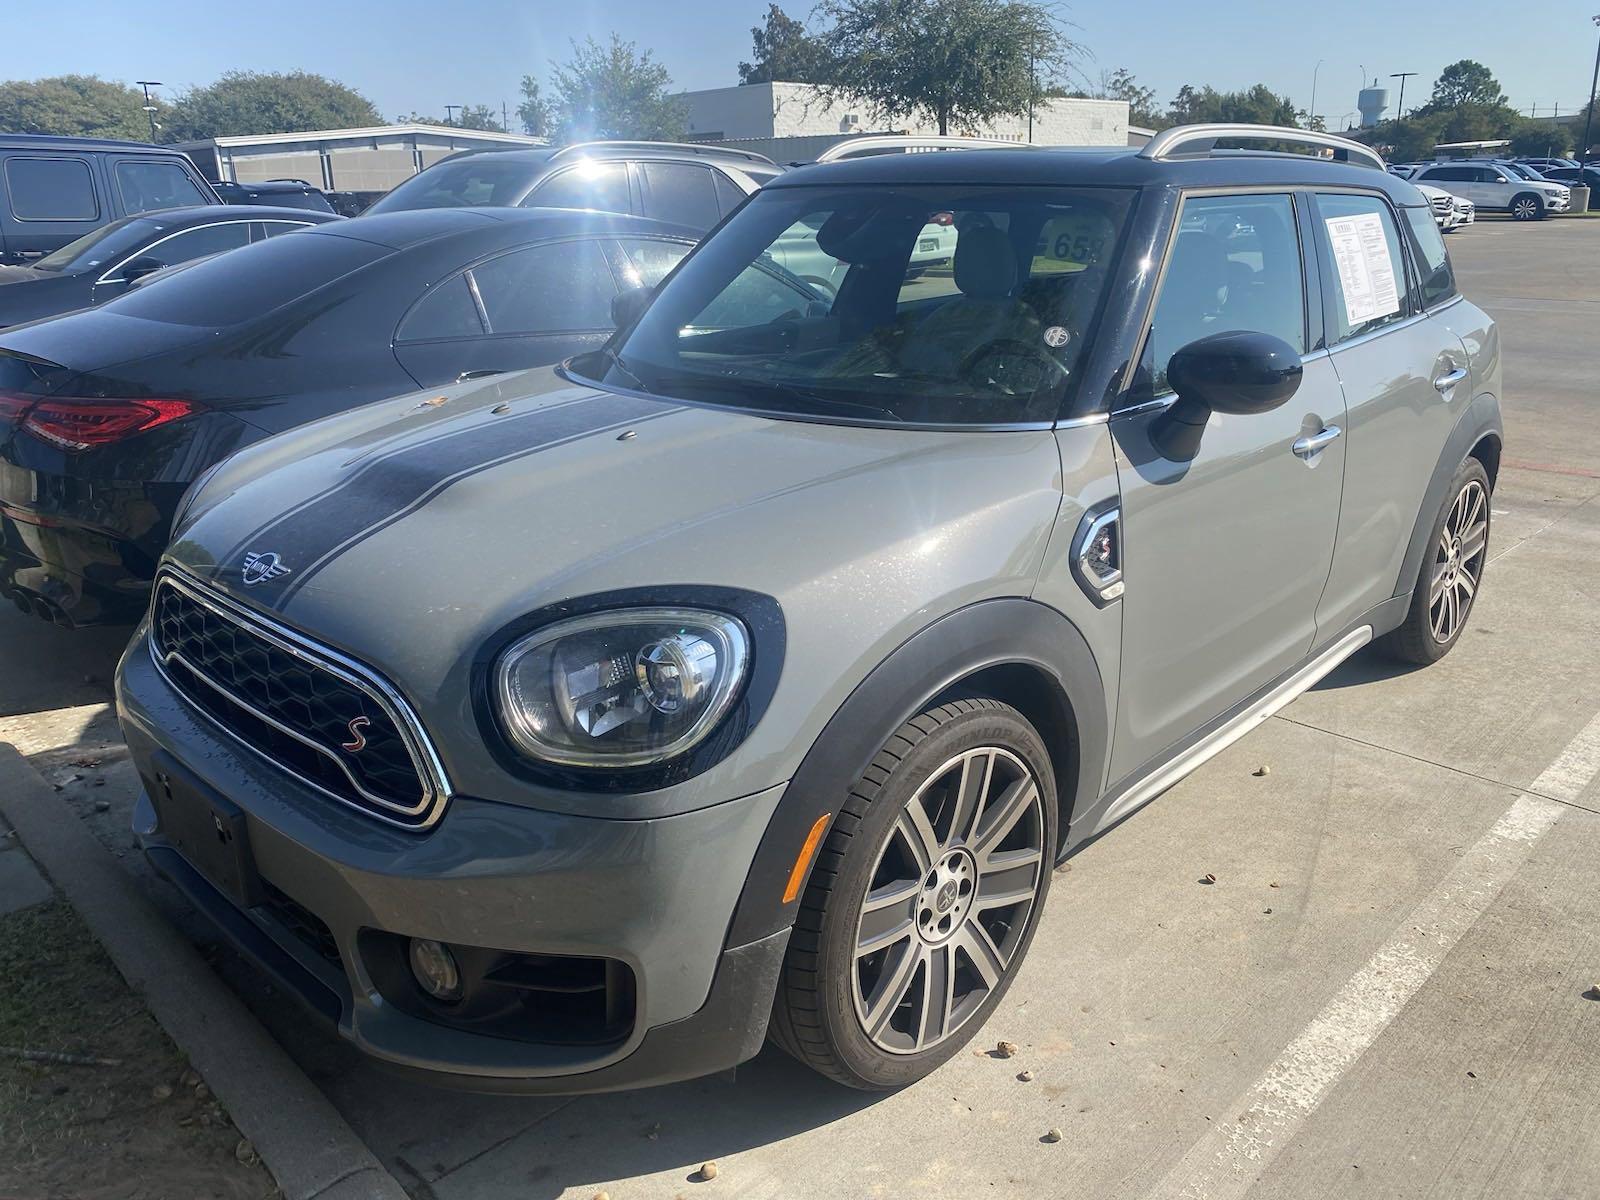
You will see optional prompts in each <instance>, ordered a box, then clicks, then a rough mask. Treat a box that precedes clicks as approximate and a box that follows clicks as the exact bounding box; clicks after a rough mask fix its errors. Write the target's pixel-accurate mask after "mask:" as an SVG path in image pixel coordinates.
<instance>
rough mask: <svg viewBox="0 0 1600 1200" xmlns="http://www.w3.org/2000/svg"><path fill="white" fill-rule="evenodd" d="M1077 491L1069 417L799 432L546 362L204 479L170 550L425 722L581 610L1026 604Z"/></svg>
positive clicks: (284, 441)
mask: <svg viewBox="0 0 1600 1200" xmlns="http://www.w3.org/2000/svg"><path fill="white" fill-rule="evenodd" d="M1059 480H1060V457H1059V454H1058V452H1057V449H1056V443H1055V438H1054V435H1053V433H1052V432H1051V431H1050V430H1048V429H1044V430H1021V431H1016V432H1010V433H979V432H955V433H952V432H943V431H929V430H914V429H896V428H892V427H891V428H877V427H872V428H863V427H846V426H838V425H829V424H821V423H812V422H804V421H796V420H781V419H776V418H769V417H763V416H758V415H751V414H749V413H744V412H736V411H731V410H727V409H719V408H715V407H710V406H690V405H684V404H679V403H676V402H674V401H672V400H669V399H655V398H648V397H643V396H639V395H637V394H632V393H629V394H616V393H612V392H609V391H600V390H597V389H594V388H590V387H586V386H578V385H575V384H573V383H571V382H570V381H568V380H567V379H566V378H564V377H563V376H562V375H561V374H559V373H558V372H557V371H555V370H553V369H550V368H543V369H540V370H536V371H529V372H522V373H519V374H516V375H506V376H499V377H496V378H494V379H490V380H478V381H472V382H469V383H465V384H458V385H454V386H452V387H449V388H445V389H441V390H439V391H435V392H421V393H416V394H413V395H410V396H405V397H401V398H399V399H395V400H389V401H383V402H380V403H378V404H373V405H368V406H366V407H364V408H360V409H356V410H353V411H351V412H348V413H342V414H338V415H336V416H332V417H329V418H325V419H324V420H321V421H318V422H315V423H313V424H311V425H307V426H303V427H301V428H299V429H297V430H293V431H290V432H288V433H285V434H281V435H279V436H277V437H274V438H269V439H267V440H265V441H263V442H260V443H257V444H256V445H254V446H250V447H247V448H246V449H244V450H242V451H241V452H240V453H238V454H236V455H234V456H233V457H232V458H230V459H227V460H225V461H224V463H223V464H222V465H221V466H220V467H219V468H218V469H217V470H216V472H215V473H214V474H212V475H211V476H210V477H209V478H208V479H206V480H205V481H204V482H203V483H202V484H201V485H200V486H199V487H198V488H197V490H196V492H195V494H194V498H193V500H192V502H191V504H190V505H189V507H188V509H187V510H186V511H185V512H184V513H183V514H182V515H181V516H180V518H179V521H178V523H177V527H176V529H175V531H174V536H173V542H172V545H171V547H170V549H169V550H168V561H169V562H172V563H174V564H176V565H178V566H179V567H180V568H181V569H182V570H184V571H186V572H188V573H189V574H191V575H193V576H195V577H197V578H199V579H201V580H204V581H207V582H210V583H211V584H212V585H214V586H215V587H216V588H218V589H220V590H222V591H224V592H226V593H228V594H230V595H232V596H233V597H234V598H236V599H237V600H239V601H241V602H242V603H244V604H246V605H248V606H250V607H253V608H255V609H258V610H261V611H263V612H265V613H267V614H268V615H271V616H278V615H280V614H281V619H282V621H283V623H284V624H287V625H289V626H291V627H293V628H296V629H299V630H301V631H304V632H306V633H307V634H310V635H312V636H314V637H316V638H317V639H318V640H319V641H321V642H323V643H324V644H327V645H330V646H333V647H336V648H338V649H340V650H343V651H345V652H347V653H349V654H350V655H352V656H353V657H356V658H359V659H361V660H363V661H365V662H367V663H369V664H371V665H372V666H374V667H375V668H377V669H379V670H380V671H382V672H384V673H385V674H386V675H388V676H389V677H390V678H391V679H393V680H394V681H395V682H396V683H397V684H398V685H399V686H401V687H402V688H404V689H405V690H407V692H408V694H409V695H410V696H411V698H412V699H413V701H414V702H416V703H417V704H418V706H419V708H420V709H421V710H423V714H424V720H425V721H426V720H428V710H430V709H432V708H434V706H435V705H438V704H445V705H446V708H447V710H449V711H447V713H446V714H445V715H444V716H443V718H442V719H445V720H447V721H448V722H449V723H450V724H451V725H453V726H454V725H459V724H460V720H461V714H460V713H459V712H455V711H454V710H453V709H449V704H448V703H447V701H446V699H445V698H447V697H452V696H460V695H462V694H465V693H466V692H468V691H469V689H468V688H467V687H466V686H465V684H464V682H463V680H464V679H465V678H467V677H468V676H470V673H471V671H472V668H473V663H474V660H475V657H476V656H478V655H480V654H481V653H482V652H483V648H484V646H485V644H486V641H487V640H488V639H490V637H491V636H492V635H493V634H495V633H496V632H497V631H501V630H504V629H505V628H506V627H507V626H509V625H510V624H511V623H513V622H515V621H518V620H520V619H522V618H524V617H526V616H527V615H528V614H529V613H532V612H534V611H536V610H538V609H541V608H544V607H546V606H548V605H551V604H554V603H556V602H558V601H565V600H569V599H572V598H575V597H581V596H592V595H597V594H601V593H609V592H616V591H621V590H624V589H635V590H637V589H640V588H655V589H670V588H671V587H673V586H675V585H703V586H714V587H724V588H743V589H747V590H750V591H756V592H760V593H763V594H766V595H769V596H773V597H775V598H776V599H778V601H779V603H780V604H781V605H783V606H784V608H785V611H793V612H797V613H799V614H800V616H798V617H796V618H795V620H794V624H795V625H797V626H798V625H804V627H805V635H804V638H801V639H799V640H798V641H797V640H796V638H794V637H792V638H791V642H790V647H791V652H799V650H800V649H801V645H802V643H803V642H804V640H805V639H808V638H818V639H822V640H823V641H824V642H832V643H834V644H835V648H836V649H837V645H838V644H839V643H843V642H848V641H850V639H852V638H861V639H863V640H865V641H868V642H875V641H878V640H879V639H882V640H883V641H886V642H887V643H888V644H889V645H894V644H898V640H899V639H903V638H904V637H905V636H908V633H909V632H914V631H915V630H916V629H918V628H920V627H921V626H922V625H923V624H924V623H926V622H927V621H929V620H931V619H933V618H934V617H936V616H939V615H942V613H943V612H945V611H949V610H950V609H953V608H954V607H958V606H960V605H961V604H964V603H968V602H972V601H976V600H981V599H984V598H987V597H989V596H994V595H1027V594H1029V592H1030V590H1031V587H1032V583H1033V580H1034V577H1035V575H1036V572H1037V570H1038V566H1039V563H1040V561H1041V560H1042V556H1043V553H1044V546H1045V543H1046V542H1047V540H1048V538H1049V535H1050V530H1051V528H1052V525H1053V523H1054V521H1055V519H1056V515H1057V511H1058V508H1059V505H1060V499H1061V494H1060V490H1059V489H1060V484H1059ZM842 595H850V596H852V597H854V599H853V600H852V602H851V604H850V605H849V608H850V609H851V610H852V611H853V612H854V613H855V614H856V620H855V621H853V622H850V623H843V624H842V623H841V620H840V617H839V613H840V612H841V611H842V609H841V606H840V604H839V598H840V597H841V596H842ZM813 611H815V612H817V613H819V614H821V615H817V616H815V617H813V616H812V615H811V613H812V612H813ZM867 616H870V618H871V619H870V620H866V619H864V618H865V617H867ZM796 633H797V634H798V630H797V631H796ZM825 648H826V647H824V649H825Z"/></svg>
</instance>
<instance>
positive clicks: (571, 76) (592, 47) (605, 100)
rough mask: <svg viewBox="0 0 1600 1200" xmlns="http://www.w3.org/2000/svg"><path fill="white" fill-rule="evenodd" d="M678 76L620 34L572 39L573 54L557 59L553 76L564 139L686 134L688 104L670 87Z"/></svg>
mask: <svg viewBox="0 0 1600 1200" xmlns="http://www.w3.org/2000/svg"><path fill="white" fill-rule="evenodd" d="M671 82H672V77H671V76H670V75H668V74H667V69H666V68H665V67H663V66H662V65H661V64H660V63H658V62H656V61H655V59H654V56H653V55H652V53H651V52H650V51H649V50H646V51H645V52H644V53H643V54H640V53H639V52H638V51H637V50H636V49H635V48H634V43H633V42H624V41H623V40H622V39H621V38H620V37H618V36H617V35H616V34H614V33H613V34H612V35H611V40H610V41H609V42H608V43H607V44H606V45H601V44H600V43H599V42H597V41H595V40H594V38H592V37H591V38H585V39H584V40H583V42H582V43H581V44H580V43H578V42H576V41H575V42H573V43H572V57H571V58H570V59H568V60H567V62H566V63H564V64H557V65H556V66H555V70H554V77H553V79H552V90H553V91H554V92H555V105H554V109H555V114H556V122H555V127H556V131H557V135H558V138H559V140H561V141H564V142H582V141H588V140H590V139H593V138H644V139H650V140H662V141H672V140H674V139H681V138H682V137H683V133H684V129H685V127H686V126H687V124H688V120H689V111H688V105H686V104H685V103H684V101H683V98H682V97H680V96H672V95H669V94H668V93H667V87H668V85H669V84H671Z"/></svg>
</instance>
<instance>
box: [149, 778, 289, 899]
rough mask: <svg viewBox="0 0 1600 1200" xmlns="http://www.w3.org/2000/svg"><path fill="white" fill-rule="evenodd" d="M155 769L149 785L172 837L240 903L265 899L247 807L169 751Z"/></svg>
mask: <svg viewBox="0 0 1600 1200" xmlns="http://www.w3.org/2000/svg"><path fill="white" fill-rule="evenodd" d="M163 760H164V761H163ZM153 769H154V776H155V777H154V778H153V779H148V780H146V781H145V783H146V790H147V791H148V792H149V793H150V800H151V803H152V804H154V805H155V809H156V815H157V816H158V817H159V818H160V821H161V832H162V833H163V834H164V835H166V838H167V840H168V841H170V842H171V843H172V845H173V847H174V848H175V849H176V850H177V851H178V852H179V853H180V854H182V855H183V856H184V858H186V859H188V860H189V863H190V865H191V866H193V867H194V869H195V870H197V871H199V872H200V874H202V875H204V876H205V877H206V879H207V881H208V882H210V883H211V884H212V885H213V886H214V887H216V888H217V889H218V890H219V891H221V892H222V893H223V894H224V895H225V896H227V897H228V899H230V900H232V901H233V902H234V903H235V904H237V905H238V906H239V907H240V908H252V907H254V906H255V905H257V904H259V903H261V876H260V875H259V874H258V873H257V871H256V864H255V859H254V857H252V855H251V853H250V839H249V833H248V830H247V829H246V827H245V818H244V810H242V809H241V808H240V807H239V806H238V805H237V804H235V803H233V801H231V800H229V799H228V798H227V797H226V796H223V795H221V794H220V793H218V792H217V791H216V790H215V789H214V788H211V787H209V786H207V785H206V784H204V783H202V782H200V781H199V780H198V779H195V778H194V777H193V776H191V775H190V774H189V773H188V772H187V771H185V770H184V769H183V768H182V767H179V766H178V764H177V762H176V761H174V760H172V759H171V758H169V757H168V756H166V755H158V756H157V759H156V761H155V763H154V764H153Z"/></svg>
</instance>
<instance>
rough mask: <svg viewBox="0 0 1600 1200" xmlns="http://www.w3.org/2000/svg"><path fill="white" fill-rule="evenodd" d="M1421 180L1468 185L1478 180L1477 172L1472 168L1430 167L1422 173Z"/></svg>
mask: <svg viewBox="0 0 1600 1200" xmlns="http://www.w3.org/2000/svg"><path fill="white" fill-rule="evenodd" d="M1417 178H1419V179H1442V180H1444V181H1445V182H1447V183H1466V182H1467V181H1468V180H1471V179H1474V178H1476V172H1475V171H1474V170H1473V169H1472V168H1471V167H1429V168H1427V169H1426V170H1424V171H1422V172H1421V173H1420V174H1419V175H1418V176H1417Z"/></svg>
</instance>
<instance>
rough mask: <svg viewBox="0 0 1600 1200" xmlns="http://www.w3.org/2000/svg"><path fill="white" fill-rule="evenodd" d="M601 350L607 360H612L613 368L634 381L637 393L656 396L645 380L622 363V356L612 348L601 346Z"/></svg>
mask: <svg viewBox="0 0 1600 1200" xmlns="http://www.w3.org/2000/svg"><path fill="white" fill-rule="evenodd" d="M600 350H601V353H603V354H604V355H605V356H606V357H607V358H609V359H610V360H611V365H612V366H613V367H615V368H616V369H617V370H618V371H619V372H620V373H621V374H623V375H626V376H627V377H628V378H629V379H631V380H632V381H633V387H634V390H635V391H640V392H644V393H645V394H646V395H654V394H655V393H653V392H651V390H650V389H649V388H648V387H646V386H645V382H644V380H642V379H640V378H639V377H638V376H637V375H635V374H634V373H633V372H632V371H631V370H630V369H629V368H628V365H627V364H626V363H624V362H623V361H622V355H620V354H618V353H617V352H616V351H615V350H613V349H612V348H611V347H610V346H601V347H600Z"/></svg>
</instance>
